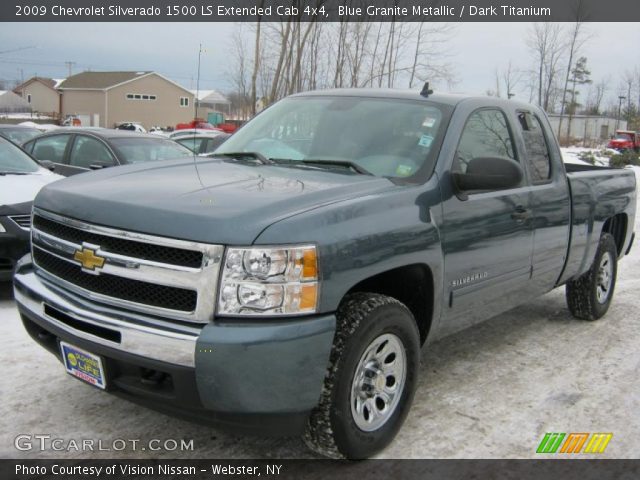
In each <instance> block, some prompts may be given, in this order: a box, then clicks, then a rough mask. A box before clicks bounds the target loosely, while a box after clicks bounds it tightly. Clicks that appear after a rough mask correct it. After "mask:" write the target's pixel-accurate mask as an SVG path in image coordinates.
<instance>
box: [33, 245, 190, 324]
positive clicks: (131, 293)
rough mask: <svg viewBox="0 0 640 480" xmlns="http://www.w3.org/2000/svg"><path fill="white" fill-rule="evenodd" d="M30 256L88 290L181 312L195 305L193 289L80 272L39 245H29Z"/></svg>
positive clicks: (80, 270)
mask: <svg viewBox="0 0 640 480" xmlns="http://www.w3.org/2000/svg"><path fill="white" fill-rule="evenodd" d="M33 259H34V261H35V263H36V265H38V266H39V267H40V268H42V269H43V270H45V271H47V272H49V273H51V274H52V275H55V276H56V277H58V278H61V279H62V280H65V281H67V282H69V283H72V284H73V285H76V286H78V287H81V288H84V289H86V290H89V291H91V292H95V293H99V294H101V295H106V296H109V297H114V298H118V299H121V300H127V301H130V302H135V303H140V304H144V305H149V306H153V307H160V308H168V309H171V310H179V311H183V312H191V311H193V310H195V308H196V303H197V297H198V295H197V292H195V291H193V290H187V289H184V288H177V287H167V286H164V285H157V284H153V283H147V282H141V281H139V280H131V279H128V278H124V277H118V276H115V275H109V274H105V273H103V274H101V275H92V274H89V273H85V272H83V271H82V269H81V268H80V267H79V266H77V265H75V264H73V263H70V262H67V261H66V260H62V259H60V258H58V257H56V256H55V255H51V254H49V253H47V252H44V251H43V250H40V249H39V248H34V249H33Z"/></svg>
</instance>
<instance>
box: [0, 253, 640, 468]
mask: <svg viewBox="0 0 640 480" xmlns="http://www.w3.org/2000/svg"><path fill="white" fill-rule="evenodd" d="M639 271H640V248H639V247H638V245H637V243H636V247H635V248H634V249H633V250H632V251H631V254H630V255H629V256H628V257H626V258H624V259H623V261H622V262H621V263H620V265H619V272H618V283H617V286H616V293H615V297H614V301H613V303H612V306H611V308H610V310H609V312H608V314H607V315H606V316H605V317H604V318H603V319H601V320H599V321H596V322H584V321H579V320H575V319H573V318H572V317H571V315H570V314H569V311H568V309H567V308H566V306H565V301H564V288H560V289H557V290H555V291H553V292H551V293H549V294H547V295H545V296H544V297H542V298H540V299H538V300H536V301H533V302H531V303H528V304H526V305H524V306H521V307H518V308H516V309H514V310H512V311H510V312H507V313H506V314H503V315H500V316H499V317H496V318H494V319H492V320H489V321H487V322H485V323H483V324H480V325H478V326H475V327H473V328H471V329H468V330H466V331H463V332H460V333H458V334H456V335H453V336H451V337H448V338H445V339H443V340H441V341H439V342H437V343H435V344H432V345H430V346H428V347H427V348H426V350H425V351H424V353H423V356H422V371H421V374H420V379H419V385H418V390H417V393H416V397H415V401H414V404H413V408H412V410H411V412H410V414H409V416H408V418H407V421H406V423H405V425H404V427H403V428H402V430H401V431H400V433H399V435H398V437H397V438H396V439H395V441H394V442H393V443H392V444H391V445H390V446H389V447H388V448H387V449H386V450H384V451H383V452H382V453H381V454H380V455H379V457H381V458H535V457H536V453H535V451H536V448H537V446H538V444H539V443H540V441H541V439H542V437H543V436H544V434H545V433H546V432H610V433H612V434H613V437H612V439H611V441H610V443H609V445H608V447H607V449H606V452H605V453H604V454H601V455H598V457H599V458H602V457H605V458H637V455H638V451H639V449H640V434H639V433H640V415H638V413H637V412H638V411H640V378H639V377H638V372H639V371H640V350H639V349H638V345H640V313H639V308H640V300H639V296H638V289H639V288H640V279H639V277H638V272H639ZM0 323H1V325H2V328H3V335H2V336H1V337H0V361H1V363H2V365H3V369H4V370H3V373H2V375H1V376H0V394H1V395H2V399H3V401H2V403H1V404H0V418H1V420H0V456H1V457H12V458H14V457H18V458H27V457H28V458H37V457H49V458H77V457H85V458H113V457H129V458H158V457H165V458H179V457H183V458H305V457H312V456H313V454H311V453H310V452H309V451H308V450H307V449H306V447H305V445H304V444H303V442H302V441H301V440H299V439H297V438H284V439H282V438H280V439H278V438H275V439H274V438H257V437H249V436H244V437H240V436H232V435H229V434H226V433H222V432H220V431H218V430H216V429H213V428H210V427H204V426H200V425H197V424H192V423H188V422H185V421H182V420H178V419H174V418H171V417H167V416H165V415H162V414H159V413H156V412H153V411H151V410H148V409H146V408H143V407H140V406H137V405H134V404H131V403H129V402H127V401H125V400H122V399H120V398H117V397H114V396H111V395H108V394H105V393H104V392H101V391H99V390H97V389H96V388H94V387H91V386H89V385H85V384H83V383H81V382H79V381H77V380H76V379H74V378H71V377H70V376H69V375H67V374H66V373H65V372H64V369H63V367H62V365H61V364H60V363H59V362H58V361H57V360H56V359H55V358H54V357H53V356H52V355H51V354H49V353H48V352H46V351H45V350H43V349H42V348H40V347H39V346H37V345H36V344H35V343H34V342H33V341H32V340H31V339H30V338H29V336H28V335H27V333H26V332H25V331H24V329H23V327H22V324H21V322H20V319H19V315H18V312H17V310H16V307H15V303H14V301H13V300H12V295H11V289H10V287H9V285H6V284H5V285H1V286H0ZM19 435H30V436H33V435H50V436H51V438H61V439H64V441H65V443H63V444H62V445H68V442H69V441H70V440H75V441H78V442H80V441H82V440H83V439H94V440H100V441H102V442H103V443H104V444H105V445H109V446H110V445H113V444H114V443H113V442H114V440H116V439H125V440H133V439H136V440H139V445H145V444H148V442H149V441H150V440H152V439H159V440H161V441H164V440H166V439H174V440H178V441H180V440H186V441H187V442H189V441H191V440H193V442H192V445H193V449H189V450H185V451H180V450H173V451H166V450H165V451H150V450H149V449H142V448H140V449H138V450H134V449H133V448H132V447H131V443H130V442H129V443H127V448H125V449H124V450H122V451H116V452H114V451H108V450H106V451H93V452H91V451H89V452H84V453H78V452H77V451H75V450H74V449H69V450H68V451H52V450H46V451H42V452H41V451H39V450H37V449H36V450H31V451H22V450H19V449H17V448H16V447H15V442H16V437H18V436H19ZM34 444H35V442H34ZM538 456H539V455H538ZM582 456H589V455H582Z"/></svg>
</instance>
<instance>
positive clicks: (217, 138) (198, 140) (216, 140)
mask: <svg viewBox="0 0 640 480" xmlns="http://www.w3.org/2000/svg"><path fill="white" fill-rule="evenodd" d="M230 136H231V134H230V133H218V134H215V135H208V134H203V133H197V134H195V135H184V136H181V137H177V138H175V141H176V142H178V143H179V144H180V145H184V146H185V147H187V148H188V149H189V150H191V151H192V152H194V153H195V154H197V155H204V154H206V153H211V152H213V151H214V150H215V149H216V148H218V147H219V146H220V145H222V144H223V143H224V142H225V141H226V140H227V138H229V137H230Z"/></svg>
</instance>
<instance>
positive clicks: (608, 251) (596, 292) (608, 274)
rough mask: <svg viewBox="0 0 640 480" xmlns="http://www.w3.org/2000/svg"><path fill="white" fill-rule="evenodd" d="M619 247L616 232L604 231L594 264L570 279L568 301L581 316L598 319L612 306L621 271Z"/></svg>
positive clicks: (582, 317) (572, 310) (567, 292)
mask: <svg viewBox="0 0 640 480" xmlns="http://www.w3.org/2000/svg"><path fill="white" fill-rule="evenodd" d="M617 259H618V249H617V247H616V242H615V240H614V239H613V236H611V234H609V233H603V234H602V236H601V237H600V243H599V244H598V249H597V250H596V256H595V258H594V260H593V264H592V265H591V268H590V269H589V271H587V272H586V273H584V274H582V275H581V276H580V277H578V278H577V279H576V280H572V281H569V282H567V286H566V297H567V305H568V306H569V310H570V311H571V314H572V315H573V316H574V317H575V318H578V319H580V320H597V319H599V318H601V317H602V316H604V314H605V313H607V310H609V305H610V304H611V300H612V299H613V292H614V290H615V286H616V276H617V274H618V261H617Z"/></svg>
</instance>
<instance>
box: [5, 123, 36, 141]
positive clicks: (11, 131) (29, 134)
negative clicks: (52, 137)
mask: <svg viewBox="0 0 640 480" xmlns="http://www.w3.org/2000/svg"><path fill="white" fill-rule="evenodd" d="M41 133H42V132H41V131H40V130H38V129H37V128H32V127H23V126H21V125H7V124H0V137H4V138H6V139H8V140H11V141H12V142H13V143H16V144H18V145H22V144H23V143H24V142H26V141H28V140H31V139H32V138H35V137H37V136H38V135H40V134H41Z"/></svg>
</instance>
